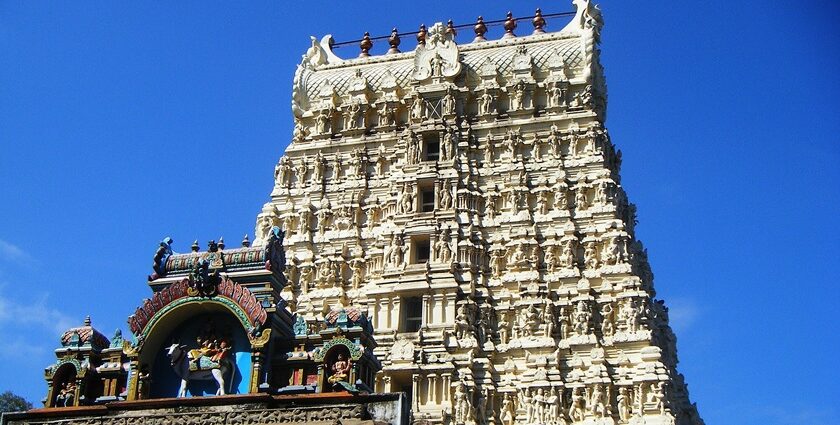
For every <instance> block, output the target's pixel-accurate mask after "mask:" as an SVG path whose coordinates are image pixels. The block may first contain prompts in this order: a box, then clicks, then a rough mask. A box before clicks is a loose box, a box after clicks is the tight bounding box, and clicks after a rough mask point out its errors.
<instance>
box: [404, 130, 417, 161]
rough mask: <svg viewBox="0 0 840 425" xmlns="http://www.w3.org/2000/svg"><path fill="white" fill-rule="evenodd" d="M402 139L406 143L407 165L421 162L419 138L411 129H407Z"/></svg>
mask: <svg viewBox="0 0 840 425" xmlns="http://www.w3.org/2000/svg"><path fill="white" fill-rule="evenodd" d="M402 139H403V141H404V142H405V162H406V164H417V163H418V162H420V140H419V139H418V138H417V134H416V133H414V131H413V130H412V129H411V128H406V129H405V131H404V132H403V134H402Z"/></svg>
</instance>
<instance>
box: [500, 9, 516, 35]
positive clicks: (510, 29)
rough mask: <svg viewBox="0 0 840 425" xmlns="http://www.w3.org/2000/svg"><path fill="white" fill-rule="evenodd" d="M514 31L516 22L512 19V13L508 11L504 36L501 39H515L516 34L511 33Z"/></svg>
mask: <svg viewBox="0 0 840 425" xmlns="http://www.w3.org/2000/svg"><path fill="white" fill-rule="evenodd" d="M515 29H516V20H515V19H513V13H512V12H510V11H508V13H507V19H505V35H503V36H502V38H513V37H516V34H514V33H513V30H515Z"/></svg>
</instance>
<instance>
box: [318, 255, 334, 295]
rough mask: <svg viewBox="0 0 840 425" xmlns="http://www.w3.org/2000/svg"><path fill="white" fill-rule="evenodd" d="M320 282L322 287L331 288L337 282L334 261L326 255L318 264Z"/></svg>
mask: <svg viewBox="0 0 840 425" xmlns="http://www.w3.org/2000/svg"><path fill="white" fill-rule="evenodd" d="M318 284H319V286H320V287H321V288H329V287H332V286H333V285H334V284H335V273H334V271H333V262H332V259H330V257H326V256H325V257H324V260H323V261H322V262H321V264H319V265H318Z"/></svg>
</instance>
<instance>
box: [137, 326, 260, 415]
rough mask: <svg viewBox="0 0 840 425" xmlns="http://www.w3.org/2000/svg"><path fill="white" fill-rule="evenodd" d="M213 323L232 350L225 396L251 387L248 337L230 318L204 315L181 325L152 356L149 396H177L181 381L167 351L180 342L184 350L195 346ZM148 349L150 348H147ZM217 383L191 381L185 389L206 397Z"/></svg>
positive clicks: (240, 392) (191, 394)
mask: <svg viewBox="0 0 840 425" xmlns="http://www.w3.org/2000/svg"><path fill="white" fill-rule="evenodd" d="M208 323H212V324H213V327H214V328H215V329H216V331H217V333H218V334H219V335H223V336H224V337H225V338H227V339H228V340H229V341H231V351H230V354H228V358H229V359H230V360H231V361H232V363H233V364H234V365H235V366H234V367H233V371H231V372H228V374H227V375H226V376H225V385H226V387H227V388H226V389H225V392H226V393H228V394H245V393H247V392H248V389H249V388H250V384H251V382H250V372H251V350H250V347H251V345H250V343H249V342H248V337H247V335H245V331H244V330H242V325H241V324H240V323H239V321H237V320H236V319H235V318H234V317H233V316H231V315H229V314H224V313H216V314H203V315H198V316H193V317H191V318H190V319H188V320H187V321H185V322H184V323H181V324H180V325H179V326H178V327H176V328H175V330H174V331H173V332H172V333H171V334H170V335H168V336H167V337H166V339H165V340H164V346H163V347H160V349H159V350H158V351H159V352H158V353H157V354H156V356H155V363H154V366H153V367H152V375H151V379H152V382H151V397H152V398H160V397H177V395H178V388H179V387H180V385H181V378H179V377H178V375H177V374H176V373H175V371H174V370H173V369H172V366H171V365H170V363H169V362H170V360H169V357H168V356H167V355H166V350H167V348H168V347H169V344H171V343H172V342H173V341H180V343H181V344H183V345H186V346H187V349H193V348H196V347H197V343H196V337H197V336H198V335H199V333H200V332H201V331H202V329H204V328H205V326H207V324H208ZM149 348H151V347H149ZM216 388H217V384H216V381H214V380H209V381H191V382H190V383H189V385H188V386H187V396H205V395H214V394H215V393H216Z"/></svg>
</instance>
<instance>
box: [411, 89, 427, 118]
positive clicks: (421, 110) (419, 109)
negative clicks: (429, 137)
mask: <svg viewBox="0 0 840 425" xmlns="http://www.w3.org/2000/svg"><path fill="white" fill-rule="evenodd" d="M424 118H426V105H425V102H424V100H423V98H422V97H420V95H414V101H413V102H412V103H411V119H412V120H414V121H422V120H423V119H424Z"/></svg>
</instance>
